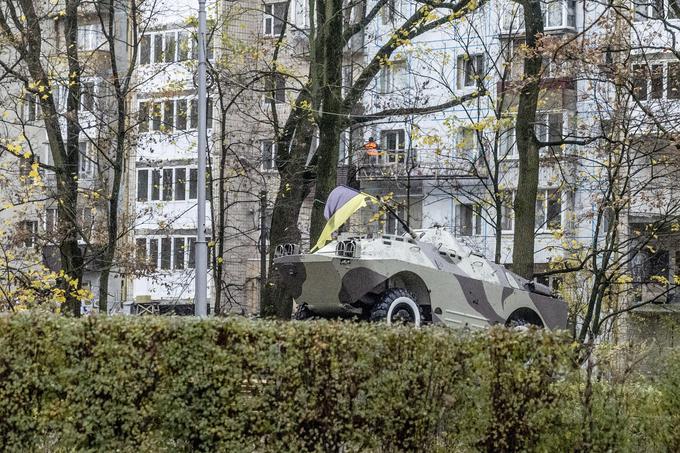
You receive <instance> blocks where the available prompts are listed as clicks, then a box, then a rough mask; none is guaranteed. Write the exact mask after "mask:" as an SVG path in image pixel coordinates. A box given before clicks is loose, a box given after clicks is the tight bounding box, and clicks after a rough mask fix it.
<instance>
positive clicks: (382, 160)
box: [370, 129, 406, 165]
mask: <svg viewBox="0 0 680 453" xmlns="http://www.w3.org/2000/svg"><path fill="white" fill-rule="evenodd" d="M392 135H393V136H395V137H396V138H395V145H396V146H395V147H393V148H391V147H389V146H388V145H389V140H390V139H391V138H390V136H392ZM379 143H380V153H378V155H377V156H370V163H371V164H373V165H399V164H404V163H406V131H405V130H404V129H383V130H381V131H380V142H379ZM400 145H401V147H400Z"/></svg>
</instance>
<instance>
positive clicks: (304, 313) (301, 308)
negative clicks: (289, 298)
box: [292, 304, 314, 321]
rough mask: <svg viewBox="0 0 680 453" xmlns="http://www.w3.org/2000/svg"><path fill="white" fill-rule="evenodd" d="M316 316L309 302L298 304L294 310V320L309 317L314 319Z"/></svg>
mask: <svg viewBox="0 0 680 453" xmlns="http://www.w3.org/2000/svg"><path fill="white" fill-rule="evenodd" d="M313 317H314V312H312V310H310V309H309V307H308V306H307V304H300V305H298V306H297V308H296V309H295V311H294V312H293V316H292V318H293V320H294V321H306V320H308V319H312V318H313Z"/></svg>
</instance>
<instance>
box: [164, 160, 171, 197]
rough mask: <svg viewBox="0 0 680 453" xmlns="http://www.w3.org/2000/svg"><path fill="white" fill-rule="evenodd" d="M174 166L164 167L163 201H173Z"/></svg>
mask: <svg viewBox="0 0 680 453" xmlns="http://www.w3.org/2000/svg"><path fill="white" fill-rule="evenodd" d="M172 174H173V171H172V168H164V169H163V201H172V182H173V181H172Z"/></svg>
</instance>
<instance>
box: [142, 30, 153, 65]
mask: <svg viewBox="0 0 680 453" xmlns="http://www.w3.org/2000/svg"><path fill="white" fill-rule="evenodd" d="M149 63H151V35H144V36H142V39H141V40H140V41H139V64H149Z"/></svg>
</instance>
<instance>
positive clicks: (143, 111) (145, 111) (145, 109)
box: [137, 102, 149, 133]
mask: <svg viewBox="0 0 680 453" xmlns="http://www.w3.org/2000/svg"><path fill="white" fill-rule="evenodd" d="M137 119H138V121H139V132H140V133H144V132H149V103H148V102H140V103H139V110H138V116H137Z"/></svg>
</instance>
